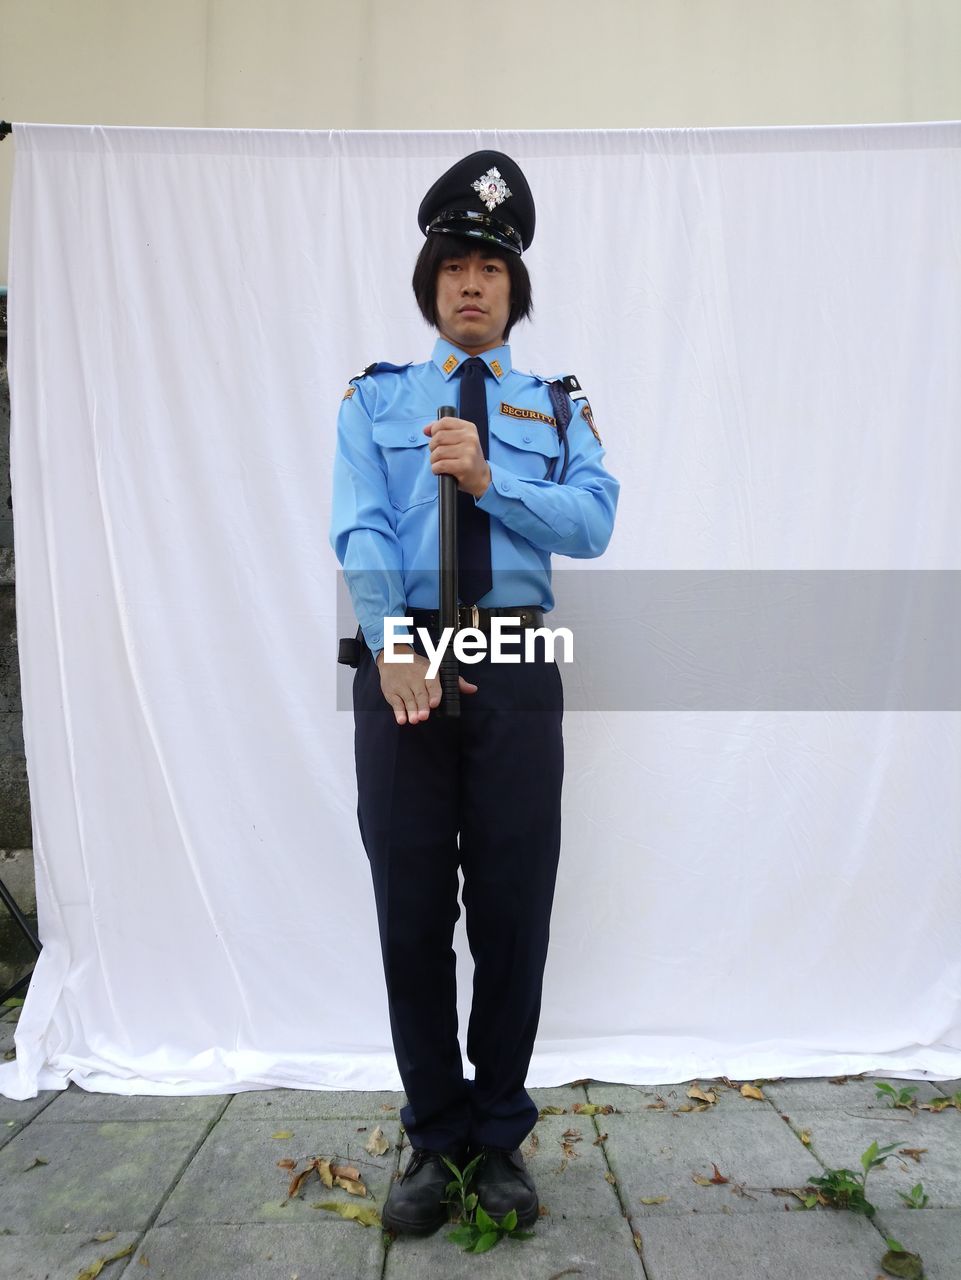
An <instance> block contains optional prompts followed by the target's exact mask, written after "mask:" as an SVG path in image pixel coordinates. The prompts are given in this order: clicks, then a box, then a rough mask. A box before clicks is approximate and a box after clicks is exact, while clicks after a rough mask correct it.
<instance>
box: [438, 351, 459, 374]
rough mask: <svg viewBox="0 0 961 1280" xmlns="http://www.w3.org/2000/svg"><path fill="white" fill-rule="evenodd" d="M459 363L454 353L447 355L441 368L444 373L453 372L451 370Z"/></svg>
mask: <svg viewBox="0 0 961 1280" xmlns="http://www.w3.org/2000/svg"><path fill="white" fill-rule="evenodd" d="M459 364H460V361H459V360H458V359H457V357H456V356H455V355H449V356H448V357H447V359H446V360H445V361H444V363H443V365H442V366H441V368H442V369H443V370H444V372H445V373H453V371H454V370H455V369H456V368H457V366H458V365H459Z"/></svg>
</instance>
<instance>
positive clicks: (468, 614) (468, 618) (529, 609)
mask: <svg viewBox="0 0 961 1280" xmlns="http://www.w3.org/2000/svg"><path fill="white" fill-rule="evenodd" d="M407 612H408V615H409V616H410V617H412V618H413V619H414V626H415V627H426V628H427V630H428V631H437V630H438V629H439V627H440V614H439V613H438V612H437V610H436V609H408V611H407ZM491 618H516V619H517V621H518V625H519V626H520V627H521V628H525V627H542V626H543V625H544V610H543V609H541V608H540V607H539V606H538V605H531V604H524V605H517V604H513V605H504V606H496V607H494V608H492V609H481V608H479V607H478V606H477V605H473V604H461V605H458V606H457V629H458V630H461V629H462V628H464V627H476V628H477V630H478V631H482V632H483V633H484V635H485V636H489V635H490V633H491V627H490V620H491Z"/></svg>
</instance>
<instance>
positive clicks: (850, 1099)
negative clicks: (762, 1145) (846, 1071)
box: [762, 1076, 943, 1115]
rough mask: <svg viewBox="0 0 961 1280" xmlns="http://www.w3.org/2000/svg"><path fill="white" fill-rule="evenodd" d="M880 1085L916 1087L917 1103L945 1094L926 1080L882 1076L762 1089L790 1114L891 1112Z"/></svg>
mask: <svg viewBox="0 0 961 1280" xmlns="http://www.w3.org/2000/svg"><path fill="white" fill-rule="evenodd" d="M879 1083H883V1084H890V1085H893V1086H894V1088H895V1089H903V1088H905V1087H909V1086H910V1087H914V1088H916V1089H917V1093H916V1094H915V1095H914V1097H915V1100H916V1101H918V1102H930V1101H931V1099H932V1098H937V1099H939V1100H940V1099H941V1098H942V1097H943V1095H942V1094H940V1093H939V1092H938V1090H937V1089H936V1088H935V1087H934V1085H932V1084H929V1083H928V1082H927V1081H926V1080H902V1079H899V1078H898V1077H897V1076H879V1077H878V1078H877V1079H874V1078H873V1077H872V1078H869V1079H863V1080H862V1079H860V1078H859V1077H857V1076H849V1077H848V1078H847V1079H846V1080H845V1081H844V1083H843V1084H832V1083H831V1081H830V1080H829V1079H828V1078H827V1077H826V1076H810V1077H805V1078H803V1079H802V1078H798V1079H784V1080H775V1081H771V1082H770V1083H767V1084H765V1085H764V1086H763V1088H762V1092H763V1093H764V1095H765V1097H767V1098H770V1100H771V1101H772V1102H773V1103H774V1104H775V1106H776V1107H777V1109H778V1111H786V1112H787V1113H788V1115H790V1114H791V1111H792V1108H794V1107H807V1108H808V1110H810V1111H833V1110H838V1111H853V1110H861V1111H865V1112H867V1111H868V1110H870V1111H871V1112H875V1111H889V1110H890V1109H891V1108H890V1107H889V1106H888V1102H887V1099H886V1098H885V1097H884V1096H883V1094H879V1093H878V1091H877V1087H876V1086H877V1085H878V1084H879Z"/></svg>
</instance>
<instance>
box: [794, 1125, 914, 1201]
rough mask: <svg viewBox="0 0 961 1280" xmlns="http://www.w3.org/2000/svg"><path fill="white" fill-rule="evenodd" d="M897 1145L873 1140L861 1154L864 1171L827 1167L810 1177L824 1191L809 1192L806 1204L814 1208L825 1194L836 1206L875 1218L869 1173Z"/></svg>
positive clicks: (882, 1161)
mask: <svg viewBox="0 0 961 1280" xmlns="http://www.w3.org/2000/svg"><path fill="white" fill-rule="evenodd" d="M897 1145H898V1144H897V1143H896V1142H892V1143H891V1144H890V1146H887V1147H879V1146H878V1144H877V1143H876V1142H872V1143H871V1145H870V1146H869V1147H868V1149H867V1151H865V1153H864V1154H863V1155H862V1157H861V1168H862V1169H863V1170H864V1172H863V1173H855V1172H854V1171H853V1170H851V1169H828V1171H827V1172H826V1173H825V1174H824V1175H823V1177H820V1178H811V1179H809V1181H810V1183H811V1185H812V1186H814V1187H820V1188H821V1192H820V1195H812V1196H808V1197H807V1198H806V1199H805V1201H804V1207H805V1208H806V1209H812V1208H813V1207H814V1205H816V1204H817V1203H818V1200H819V1199H822V1198H823V1199H824V1200H826V1201H827V1202H828V1204H831V1205H833V1206H834V1208H835V1209H850V1210H851V1212H852V1213H863V1214H864V1216H865V1217H866V1218H873V1217H874V1214H875V1207H874V1205H873V1204H872V1203H871V1201H870V1200H869V1199H868V1198H867V1196H866V1195H865V1188H866V1186H867V1181H868V1174H869V1173H870V1172H871V1170H872V1169H875V1168H877V1167H878V1166H879V1165H882V1164H884V1162H885V1160H886V1159H887V1158H888V1156H889V1155H890V1154H891V1152H892V1151H893V1150H894V1149H895V1148H896V1147H897Z"/></svg>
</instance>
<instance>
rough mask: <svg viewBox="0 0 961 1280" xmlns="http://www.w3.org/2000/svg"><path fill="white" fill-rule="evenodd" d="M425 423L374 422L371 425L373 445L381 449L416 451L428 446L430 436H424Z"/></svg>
mask: <svg viewBox="0 0 961 1280" xmlns="http://www.w3.org/2000/svg"><path fill="white" fill-rule="evenodd" d="M426 426H427V423H426V422H422V421H421V420H420V419H417V421H416V422H413V421H412V422H375V423H374V424H373V436H374V444H377V445H380V447H381V448H382V449H416V448H418V447H419V446H421V445H427V444H430V436H425V435H424V428H425V427H426Z"/></svg>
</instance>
